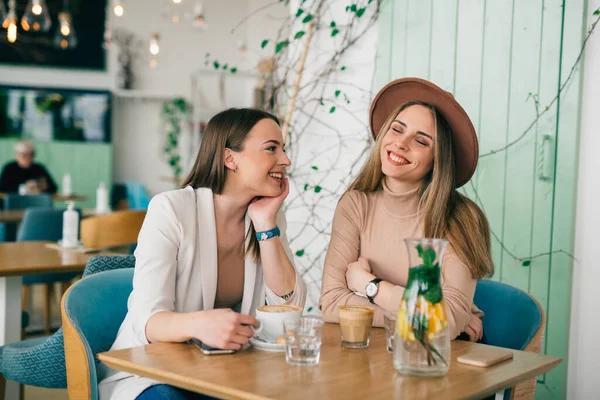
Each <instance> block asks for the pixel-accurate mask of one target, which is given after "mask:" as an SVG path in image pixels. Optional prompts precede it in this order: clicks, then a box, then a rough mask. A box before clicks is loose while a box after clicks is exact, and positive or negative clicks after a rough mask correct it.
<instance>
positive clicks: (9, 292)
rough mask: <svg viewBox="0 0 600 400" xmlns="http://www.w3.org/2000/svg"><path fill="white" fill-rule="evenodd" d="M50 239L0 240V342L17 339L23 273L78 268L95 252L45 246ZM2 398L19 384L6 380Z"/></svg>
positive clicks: (9, 395)
mask: <svg viewBox="0 0 600 400" xmlns="http://www.w3.org/2000/svg"><path fill="white" fill-rule="evenodd" d="M48 243H51V242H9V243H0V346H2V345H5V344H6V343H11V342H16V341H18V340H21V290H22V282H23V278H22V277H23V276H24V275H34V274H41V273H55V272H82V271H83V269H84V268H85V266H86V264H87V262H88V260H89V259H90V258H91V257H93V256H95V255H114V253H92V254H81V253H74V252H71V251H60V250H55V249H50V248H48V247H46V244H48ZM5 398H6V399H18V398H19V385H18V384H17V383H16V382H12V381H7V382H6V396H5Z"/></svg>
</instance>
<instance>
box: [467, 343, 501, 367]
mask: <svg viewBox="0 0 600 400" xmlns="http://www.w3.org/2000/svg"><path fill="white" fill-rule="evenodd" d="M511 358H513V352H512V351H511V350H509V349H503V348H500V347H492V346H485V347H483V346H482V347H481V348H478V349H477V350H474V351H470V352H468V353H466V354H463V355H462V356H458V357H457V359H456V361H458V362H459V363H463V364H469V365H474V366H476V367H484V368H487V367H491V366H492V365H496V364H498V363H501V362H503V361H506V360H510V359H511Z"/></svg>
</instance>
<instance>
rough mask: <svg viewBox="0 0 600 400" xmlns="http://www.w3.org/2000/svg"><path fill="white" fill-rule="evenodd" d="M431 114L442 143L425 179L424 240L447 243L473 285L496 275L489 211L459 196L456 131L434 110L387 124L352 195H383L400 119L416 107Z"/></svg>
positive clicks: (422, 195) (422, 193)
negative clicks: (385, 151) (384, 160)
mask: <svg viewBox="0 0 600 400" xmlns="http://www.w3.org/2000/svg"><path fill="white" fill-rule="evenodd" d="M414 105H421V106H423V107H426V108H428V109H429V110H430V111H431V114H432V116H433V119H434V124H435V129H436V133H437V135H436V140H435V142H434V143H435V144H434V157H433V168H432V169H431V171H430V172H429V173H428V174H427V175H426V176H425V179H424V184H423V186H422V187H421V190H420V201H419V207H420V209H421V210H423V213H422V214H421V215H422V217H421V218H422V220H421V222H422V224H423V235H424V237H428V238H440V239H447V240H448V241H449V242H450V244H451V245H452V247H453V248H454V251H455V252H456V255H457V256H458V258H459V259H460V260H461V261H462V262H463V263H464V264H465V265H466V266H467V268H468V269H469V271H470V272H471V276H472V277H473V279H482V278H485V277H487V276H492V275H493V274H494V264H493V262H492V250H491V240H490V227H489V224H488V221H487V218H486V217H485V214H484V213H483V211H482V210H481V209H480V208H479V207H478V206H477V204H475V203H474V202H473V201H472V200H470V199H469V198H468V197H466V196H463V195H462V194H460V193H459V192H458V191H457V190H456V179H455V163H454V150H453V147H452V131H451V130H450V126H449V125H448V122H447V121H446V119H445V118H444V117H443V116H442V115H441V114H440V113H439V112H438V111H437V110H436V109H435V107H433V106H431V105H430V104H426V103H421V102H408V103H405V104H403V105H402V106H400V107H398V108H397V109H396V110H394V111H393V112H392V113H391V114H390V116H389V117H388V119H387V120H386V121H385V123H384V124H383V126H382V127H381V130H380V131H379V134H378V135H377V139H376V141H375V146H374V147H373V150H372V151H371V154H370V156H369V159H368V160H367V162H366V163H365V165H364V166H363V167H362V169H361V170H360V172H359V174H358V176H357V177H356V179H355V180H354V181H353V182H352V184H351V185H350V187H349V188H348V191H350V190H353V189H354V190H360V191H362V192H375V191H377V190H382V181H383V179H384V174H383V172H382V170H381V143H382V141H383V137H384V136H385V134H386V133H387V132H388V130H389V129H390V127H391V125H392V122H393V121H394V119H395V118H396V116H397V115H398V114H399V113H400V112H402V111H403V110H405V109H407V108H408V107H410V106H414Z"/></svg>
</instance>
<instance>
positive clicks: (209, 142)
mask: <svg viewBox="0 0 600 400" xmlns="http://www.w3.org/2000/svg"><path fill="white" fill-rule="evenodd" d="M263 119H271V120H273V121H275V122H276V123H277V125H279V120H278V119H277V117H276V116H274V115H273V114H270V113H268V112H266V111H263V110H258V109H255V108H230V109H227V110H225V111H221V112H220V113H218V114H217V115H215V116H214V117H212V118H211V119H210V121H208V124H207V125H206V130H205V132H204V138H203V139H202V144H201V145H200V150H199V151H198V156H197V157H196V161H195V162H194V166H193V167H192V171H191V172H190V174H189V175H188V176H187V178H186V179H185V181H184V183H183V185H181V187H182V188H184V187H186V186H191V187H193V188H194V189H197V188H202V187H204V188H209V189H211V190H212V192H213V193H214V194H221V193H222V192H223V188H224V186H225V180H226V179H227V174H228V171H227V168H226V167H225V149H231V150H232V151H234V152H240V151H242V150H243V149H244V142H245V140H246V136H248V133H249V132H250V130H251V129H252V128H253V127H254V125H256V124H257V123H258V122H259V121H260V120H263ZM248 234H249V235H250V240H249V241H248V238H246V241H247V242H248V246H247V247H246V248H245V249H244V256H246V255H247V254H248V253H250V254H252V257H253V259H254V260H255V261H258V260H259V259H260V248H259V246H258V241H257V240H256V230H255V229H254V225H253V224H252V223H251V224H250V231H249V233H248Z"/></svg>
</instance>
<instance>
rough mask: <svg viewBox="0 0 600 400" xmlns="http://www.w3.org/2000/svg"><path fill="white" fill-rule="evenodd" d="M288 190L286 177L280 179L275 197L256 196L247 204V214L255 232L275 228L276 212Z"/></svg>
mask: <svg viewBox="0 0 600 400" xmlns="http://www.w3.org/2000/svg"><path fill="white" fill-rule="evenodd" d="M289 192H290V184H289V181H288V178H283V180H282V181H281V194H280V195H279V196H277V197H256V198H255V199H254V200H252V202H251V203H250V205H249V206H248V216H249V217H250V219H251V220H252V224H253V225H254V229H255V230H256V231H257V232H260V231H267V230H269V229H273V228H275V225H276V220H277V213H278V212H279V209H280V208H281V205H282V204H283V201H284V200H285V198H286V197H287V195H288V194H289Z"/></svg>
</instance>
